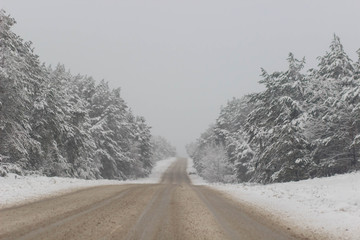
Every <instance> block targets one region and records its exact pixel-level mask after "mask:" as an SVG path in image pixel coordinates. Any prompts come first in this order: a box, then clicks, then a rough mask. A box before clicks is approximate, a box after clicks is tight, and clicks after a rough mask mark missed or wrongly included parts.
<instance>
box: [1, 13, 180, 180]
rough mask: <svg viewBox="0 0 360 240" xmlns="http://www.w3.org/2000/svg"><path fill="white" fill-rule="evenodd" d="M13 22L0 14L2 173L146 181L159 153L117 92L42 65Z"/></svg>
mask: <svg viewBox="0 0 360 240" xmlns="http://www.w3.org/2000/svg"><path fill="white" fill-rule="evenodd" d="M14 24H15V20H14V19H13V18H11V17H10V16H9V15H7V14H6V13H5V11H4V10H1V11H0V170H1V171H0V173H1V172H2V175H5V174H6V172H11V171H12V172H17V173H21V172H23V171H24V170H26V172H28V173H38V174H44V175H47V176H71V177H78V178H86V179H94V178H108V179H127V178H135V177H143V176H146V175H148V174H149V173H150V171H151V168H152V165H153V161H152V160H154V157H153V154H154V150H155V149H156V148H161V147H157V146H156V143H157V142H156V141H154V140H153V137H152V135H151V132H150V126H148V125H147V123H146V121H145V119H144V118H143V117H139V116H135V115H134V114H133V113H132V111H131V110H130V109H129V107H128V106H127V104H126V103H125V101H124V100H123V99H122V97H121V94H120V89H119V88H117V89H111V88H110V87H109V85H108V83H107V82H105V81H104V80H103V81H100V82H96V81H95V80H94V79H93V78H92V77H89V76H84V75H73V74H71V73H70V72H69V71H67V70H66V68H65V67H64V66H63V65H60V64H59V65H57V66H56V67H54V68H53V67H50V66H46V65H45V64H42V63H40V61H39V58H38V56H37V55H36V54H35V53H34V50H33V48H32V46H31V43H30V42H24V41H23V40H22V39H21V38H20V37H19V36H18V35H16V34H15V33H14V32H13V31H12V30H11V28H12V26H13V25H14ZM163 147H165V148H166V147H168V148H169V147H171V146H170V145H169V144H168V145H163ZM171 149H172V148H171ZM172 150H173V151H172V152H171V154H170V155H172V154H173V155H174V154H175V150H174V149H172ZM155 154H156V153H155ZM165 155H166V154H165ZM165 155H161V156H165Z"/></svg>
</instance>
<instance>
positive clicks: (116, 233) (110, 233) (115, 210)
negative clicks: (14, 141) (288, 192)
mask: <svg viewBox="0 0 360 240" xmlns="http://www.w3.org/2000/svg"><path fill="white" fill-rule="evenodd" d="M304 238H305V237H301V236H300V235H299V234H298V233H297V234H295V233H293V232H291V231H290V229H288V228H286V227H284V226H278V225H277V224H276V223H275V222H273V221H270V220H269V219H267V218H264V217H263V215H261V214H258V213H256V211H252V210H251V209H248V208H247V207H246V206H243V205H241V204H240V203H237V202H235V201H234V200H232V199H230V198H229V197H227V196H225V195H223V194H222V193H220V192H218V191H215V190H213V189H210V188H208V187H206V186H194V185H191V181H190V179H189V177H188V175H187V173H186V159H178V160H177V161H176V162H175V163H174V164H173V165H171V166H170V167H169V169H168V170H167V171H166V172H165V173H164V175H163V177H162V180H161V183H159V184H127V185H112V186H101V187H93V188H87V189H84V190H80V191H77V192H73V193H70V194H66V195H62V196H57V197H53V198H49V199H44V200H42V201H39V202H35V203H30V204H26V205H22V206H18V207H13V208H8V209H3V210H1V211H0V239H21V240H23V239H24V240H25V239H36V240H40V239H64V240H65V239H66V240H69V239H84V240H85V239H86V240H91V239H166V240H171V239H185V240H188V239H189V240H191V239H221V240H223V239H237V240H240V239H256V240H258V239H266V240H271V239H276V240H281V239H304Z"/></svg>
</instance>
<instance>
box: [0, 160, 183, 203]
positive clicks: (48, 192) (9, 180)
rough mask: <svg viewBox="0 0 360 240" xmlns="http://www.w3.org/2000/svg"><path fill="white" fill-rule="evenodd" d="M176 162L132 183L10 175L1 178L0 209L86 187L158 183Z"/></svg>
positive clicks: (161, 165) (157, 167)
mask: <svg viewBox="0 0 360 240" xmlns="http://www.w3.org/2000/svg"><path fill="white" fill-rule="evenodd" d="M175 160H176V158H169V159H165V160H161V161H158V162H156V163H155V166H154V168H153V169H152V173H151V174H150V175H149V177H147V178H143V179H138V180H130V181H117V180H83V179H76V178H61V177H44V176H18V175H15V174H9V176H7V177H0V209H1V208H5V207H10V206H13V205H17V204H21V203H24V202H29V201H36V200H39V199H41V198H44V197H49V196H53V195H58V194H63V193H66V192H71V191H74V190H77V189H80V188H85V187H92V186H99V185H114V184H128V183H144V184H151V183H158V182H159V181H160V178H161V175H162V173H163V172H164V171H165V170H166V169H167V168H168V167H169V166H170V165H171V164H172V163H173V162H174V161H175Z"/></svg>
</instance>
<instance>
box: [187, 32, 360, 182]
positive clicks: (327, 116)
mask: <svg viewBox="0 0 360 240" xmlns="http://www.w3.org/2000/svg"><path fill="white" fill-rule="evenodd" d="M357 53H358V59H357V61H356V62H354V61H352V60H351V59H350V57H349V56H348V55H347V54H346V53H345V51H344V49H343V45H342V44H341V42H340V39H339V37H338V36H336V35H334V38H333V40H332V42H331V44H330V48H329V50H328V51H327V52H326V53H325V55H324V56H321V57H318V65H317V68H314V69H309V70H308V71H306V72H305V71H304V65H305V59H301V60H298V59H296V58H295V57H294V55H293V54H291V53H290V54H289V56H288V58H287V62H288V69H286V70H285V71H275V72H273V73H268V72H266V71H265V70H264V69H262V71H261V72H262V73H261V80H260V81H259V83H260V84H262V85H263V86H264V87H265V90H263V91H261V92H258V93H253V94H249V95H246V96H244V97H241V98H234V99H232V100H231V101H229V102H228V103H227V105H226V106H225V107H223V108H222V109H221V112H220V115H219V116H218V118H217V119H216V122H215V124H214V125H212V126H210V127H209V129H208V130H207V131H206V132H205V133H203V134H202V135H201V136H200V137H199V138H198V139H197V140H196V142H194V143H192V144H189V145H188V147H187V150H188V153H189V155H190V156H191V157H192V158H193V160H194V164H195V167H196V169H197V170H198V172H199V173H200V174H201V175H202V176H204V177H205V178H206V179H208V180H210V181H223V182H260V183H271V182H285V181H293V180H295V181H296V180H302V179H307V178H314V177H322V176H330V175H334V174H341V173H346V172H350V171H354V170H358V169H359V168H360V164H359V156H360V152H359V151H360V146H359V145H360V50H358V51H357Z"/></svg>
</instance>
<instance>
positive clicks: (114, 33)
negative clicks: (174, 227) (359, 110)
mask: <svg viewBox="0 0 360 240" xmlns="http://www.w3.org/2000/svg"><path fill="white" fill-rule="evenodd" d="M0 8H3V9H5V10H6V11H7V13H9V14H11V16H12V17H14V18H15V19H16V20H17V24H16V26H15V28H14V31H15V32H16V33H17V34H19V35H20V36H21V37H22V38H23V39H24V40H26V41H29V40H30V41H32V42H33V43H34V44H33V46H34V47H35V52H36V53H37V54H38V55H39V56H40V59H41V61H44V62H46V63H48V64H52V65H56V64H57V63H58V62H60V63H63V64H65V66H66V67H67V68H69V69H70V70H71V72H72V73H74V74H77V73H81V74H86V75H89V76H93V77H94V78H95V79H97V80H101V79H105V80H107V81H109V82H110V84H111V86H112V87H121V89H122V96H123V97H124V99H125V101H126V102H127V103H128V105H129V106H130V107H131V108H132V109H133V111H134V112H135V114H137V115H142V116H144V117H145V118H146V120H147V122H148V123H149V125H151V126H152V127H153V129H152V132H153V134H155V135H162V136H164V137H166V138H167V139H168V140H169V141H170V142H171V143H172V144H174V145H175V146H176V147H177V149H178V152H179V153H180V154H185V150H184V145H185V144H187V143H189V142H192V141H193V140H195V139H196V138H197V137H199V135H200V134H201V133H202V132H203V131H204V130H205V129H206V128H207V127H208V126H209V125H210V124H211V123H212V122H214V121H215V119H216V117H217V116H218V114H219V111H220V106H221V105H225V104H226V102H227V100H229V99H231V98H232V97H240V96H242V95H244V94H246V93H251V92H256V91H259V90H261V89H262V87H261V86H259V85H258V83H257V81H258V80H259V79H260V77H259V74H260V67H263V68H265V69H266V70H268V71H269V72H271V71H274V70H282V69H286V58H287V56H288V53H289V52H293V53H294V54H295V56H296V57H298V58H302V57H303V56H305V57H306V59H307V65H306V66H307V68H310V67H314V66H316V64H317V61H316V57H317V56H321V55H323V54H324V53H325V51H327V50H328V46H329V44H330V42H331V40H332V35H333V33H336V34H337V35H339V36H340V38H341V40H342V43H343V45H344V48H345V50H346V51H347V53H348V54H349V55H350V57H351V58H352V59H354V60H356V54H355V51H356V50H357V49H359V48H360V30H359V19H360V18H359V15H358V10H359V9H360V1H358V0H354V1H347V0H342V1H340V0H339V1H329V0H328V1H314V0H313V1H310V0H303V1H291V0H284V1H275V0H273V1H270V0H263V1H257V0H249V1H241V0H237V1H227V0H221V1H220V0H217V1H213V0H181V1H180V0H179V1H171V0H141V1H140V0H139V1H138V0H128V1H126V0H123V1H121V0H117V1H115V0H113V1H111V0H108V1H105V0H102V1H100V0H96V1H95V0H57V1H52V0H31V1H29V0H0Z"/></svg>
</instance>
